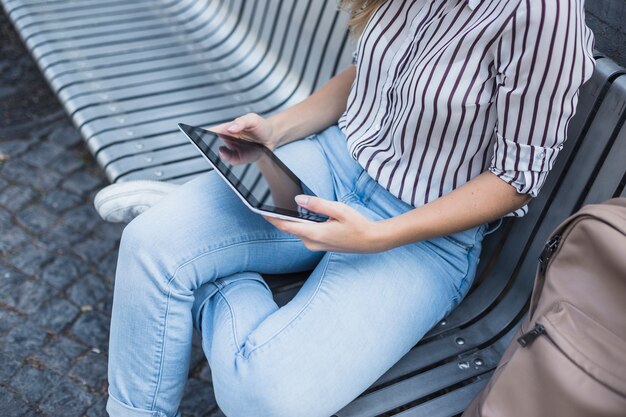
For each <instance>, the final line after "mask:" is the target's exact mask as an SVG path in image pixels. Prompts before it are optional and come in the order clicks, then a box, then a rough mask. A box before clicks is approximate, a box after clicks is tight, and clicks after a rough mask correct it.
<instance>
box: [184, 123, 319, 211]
mask: <svg viewBox="0 0 626 417" xmlns="http://www.w3.org/2000/svg"><path fill="white" fill-rule="evenodd" d="M178 127H179V128H180V130H182V132H183V133H184V134H185V135H186V136H187V137H188V138H189V139H190V140H191V142H192V143H193V144H194V145H195V146H196V148H198V150H199V151H200V153H201V154H202V155H204V157H205V158H206V159H207V160H208V161H209V163H210V164H211V165H212V166H213V168H215V171H217V173H218V174H219V175H220V176H221V177H222V179H223V180H224V181H226V183H227V184H228V185H229V186H230V187H231V188H232V189H233V190H234V191H235V194H237V195H238V196H239V198H241V200H242V201H243V202H244V203H245V204H246V206H248V208H250V210H252V211H254V212H255V213H259V214H263V215H266V216H271V217H278V218H280V219H285V220H295V221H301V222H311V221H312V222H325V221H326V220H328V217H327V216H324V215H321V214H317V213H313V212H312V211H309V210H307V209H305V208H302V207H300V206H298V205H297V204H296V202H295V200H294V198H295V196H297V195H299V194H306V195H311V196H315V194H313V192H312V191H311V189H310V188H309V187H307V186H306V185H305V184H304V183H303V182H302V181H300V180H299V179H298V177H297V176H296V175H295V174H294V173H293V172H292V171H291V170H290V169H289V168H287V166H286V165H285V164H284V163H282V161H281V160H280V159H278V157H276V155H274V153H273V152H272V151H271V150H269V149H268V148H267V147H265V146H263V145H261V144H259V143H255V142H251V141H247V140H245V139H241V138H236V137H232V136H227V135H222V134H219V135H218V134H217V133H214V132H211V131H209V130H206V129H202V128H199V127H194V126H189V125H186V124H182V123H179V124H178Z"/></svg>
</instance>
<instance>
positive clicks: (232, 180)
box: [178, 123, 328, 223]
mask: <svg viewBox="0 0 626 417" xmlns="http://www.w3.org/2000/svg"><path fill="white" fill-rule="evenodd" d="M178 127H179V128H180V130H181V131H182V132H183V133H184V134H185V135H186V136H187V137H188V138H189V139H190V140H191V141H192V142H193V143H194V145H196V147H197V148H198V149H199V150H200V152H201V153H202V154H203V155H204V156H205V157H206V159H207V160H208V161H209V162H210V163H211V165H213V167H214V168H215V169H216V170H217V171H219V172H220V174H221V176H222V178H224V179H225V180H226V181H227V182H228V183H229V185H230V186H231V188H232V189H233V190H235V191H236V192H237V194H238V195H239V197H240V198H242V199H243V200H244V201H245V202H247V204H248V205H249V207H251V208H254V209H256V210H261V211H264V212H267V213H270V214H271V213H274V214H278V215H282V216H287V217H292V218H294V219H297V220H305V221H314V222H318V223H322V222H325V221H327V220H328V217H327V216H324V215H321V214H317V213H313V212H308V213H300V212H297V211H295V210H291V209H286V208H283V207H275V206H272V205H268V204H262V203H261V202H260V201H258V200H257V199H256V198H255V197H254V195H253V194H252V192H251V191H250V190H248V189H247V188H246V187H245V186H244V185H243V181H241V179H239V178H237V177H236V176H235V175H234V174H233V172H232V171H231V170H230V169H228V167H226V165H225V164H224V162H223V161H222V159H221V158H220V157H219V156H218V155H216V154H215V153H214V152H213V151H212V150H211V145H212V144H208V143H206V142H205V141H204V140H203V139H202V137H201V136H200V135H199V134H198V131H201V132H203V133H205V134H209V135H212V136H214V137H215V139H214V140H219V138H218V137H219V136H221V137H223V138H226V139H229V140H233V141H245V142H246V143H247V144H250V145H252V146H255V147H258V148H259V149H260V150H261V151H262V152H263V153H264V154H265V155H267V156H268V157H269V159H270V160H271V161H272V163H274V164H275V166H276V167H278V168H279V169H280V170H281V171H282V172H283V173H284V174H285V175H287V176H288V177H289V178H291V180H292V181H294V182H296V183H299V184H301V185H302V189H303V193H304V194H307V195H311V196H315V194H314V193H313V192H312V191H311V189H310V188H309V187H308V186H307V185H306V184H305V183H304V182H303V181H301V180H300V179H299V178H298V177H297V175H296V174H294V173H293V172H292V171H291V170H290V169H289V168H288V167H287V166H286V165H285V164H284V163H283V162H282V161H281V160H280V159H279V158H278V157H277V156H276V155H274V153H273V152H272V151H271V150H270V149H268V148H267V147H266V146H263V145H261V144H259V143H256V142H252V141H246V140H245V139H241V138H237V137H233V136H229V135H224V134H217V133H215V132H212V131H210V130H207V129H203V128H200V127H196V126H190V125H187V124H184V123H179V124H178ZM303 210H304V209H303Z"/></svg>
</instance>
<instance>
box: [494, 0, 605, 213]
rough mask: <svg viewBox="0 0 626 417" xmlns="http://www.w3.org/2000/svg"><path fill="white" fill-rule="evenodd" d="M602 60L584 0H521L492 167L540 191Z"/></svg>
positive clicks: (507, 52)
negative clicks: (597, 55)
mask: <svg viewBox="0 0 626 417" xmlns="http://www.w3.org/2000/svg"><path fill="white" fill-rule="evenodd" d="M594 65H595V62H594V59H593V34H592V33H591V31H590V30H589V28H588V27H587V26H586V24H585V16H584V9H583V4H582V0H556V1H550V2H548V1H546V0H521V2H520V5H519V7H518V8H517V10H516V13H515V14H514V15H513V16H512V17H511V19H510V21H509V22H508V23H507V27H506V29H505V31H504V32H503V34H502V36H501V38H500V41H499V44H498V48H497V52H496V57H495V66H496V68H497V75H496V82H497V86H498V87H497V90H496V97H495V103H496V113H497V124H496V130H495V135H494V138H495V140H494V145H493V146H494V148H493V156H492V159H491V164H490V167H489V171H491V172H492V173H493V174H495V175H496V176H498V177H499V178H501V179H502V180H504V181H506V182H507V183H508V184H510V185H512V186H513V187H515V189H516V190H517V192H518V193H521V194H529V195H530V196H532V197H536V196H537V195H538V194H539V191H540V190H541V188H542V186H543V185H544V183H545V181H546V178H547V176H548V173H549V172H550V169H552V167H553V165H554V162H555V160H556V158H557V156H558V154H559V151H560V150H561V149H562V148H563V143H564V142H565V140H566V138H567V127H568V124H569V121H570V119H571V118H572V116H573V115H574V112H575V109H576V104H577V101H578V92H579V89H580V87H581V86H582V84H583V83H584V82H585V81H586V80H588V79H589V78H590V77H591V74H592V73H593V69H594ZM526 211H527V208H526V207H523V208H521V209H519V210H517V211H516V212H514V213H510V214H509V215H514V216H521V215H524V214H525V213H526Z"/></svg>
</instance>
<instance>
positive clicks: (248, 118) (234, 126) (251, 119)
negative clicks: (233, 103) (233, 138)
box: [226, 113, 260, 133]
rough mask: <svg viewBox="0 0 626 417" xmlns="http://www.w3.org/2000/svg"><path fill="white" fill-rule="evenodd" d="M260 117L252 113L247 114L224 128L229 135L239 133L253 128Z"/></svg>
mask: <svg viewBox="0 0 626 417" xmlns="http://www.w3.org/2000/svg"><path fill="white" fill-rule="evenodd" d="M259 118H260V116H259V115H257V114H254V113H248V114H245V115H243V116H241V117H238V118H236V119H235V120H233V122H232V123H231V124H230V125H229V126H228V127H227V128H226V130H227V131H228V132H230V133H239V132H242V131H244V130H247V129H252V128H255V127H256V126H257V125H258V124H259Z"/></svg>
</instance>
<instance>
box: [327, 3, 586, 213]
mask: <svg viewBox="0 0 626 417" xmlns="http://www.w3.org/2000/svg"><path fill="white" fill-rule="evenodd" d="M584 17H585V14H584V0H388V1H387V2H386V3H384V4H383V5H382V6H381V7H380V8H379V9H378V11H377V12H376V13H375V14H374V15H373V16H372V18H371V19H370V21H369V22H368V24H367V27H366V29H365V31H364V32H363V34H362V35H361V37H360V38H359V42H358V47H357V50H356V52H355V65H356V66H357V77H356V79H355V81H354V84H353V86H352V90H351V93H350V96H349V98H348V106H347V109H346V112H345V113H344V114H343V116H342V117H341V119H340V120H339V126H340V128H341V129H342V130H343V131H344V133H345V134H346V136H347V138H348V146H349V149H350V152H351V153H352V155H353V157H354V158H355V159H356V160H357V161H358V162H359V163H360V164H361V165H362V166H363V167H364V168H365V169H366V170H367V171H368V173H369V174H370V175H371V176H372V178H374V179H375V180H376V181H378V182H379V183H380V184H381V185H382V186H384V187H385V188H386V189H388V190H389V191H390V192H391V193H393V194H394V195H396V196H398V197H399V198H400V199H402V200H403V201H405V202H407V203H410V204H411V205H413V206H416V207H418V206H421V205H423V204H426V203H428V202H430V201H432V200H435V199H436V198H438V197H440V196H442V195H444V194H446V193H448V192H450V191H452V190H453V189H455V188H457V187H459V186H460V185H462V184H464V183H465V182H467V181H469V180H470V179H472V178H474V177H475V176H477V175H479V174H480V173H482V172H484V171H486V170H490V171H491V172H493V173H494V174H495V175H497V176H498V177H500V178H501V179H503V180H504V181H506V182H508V183H509V184H511V185H513V186H514V187H515V188H516V189H517V191H518V192H520V193H528V194H530V195H532V196H536V195H537V193H538V192H539V190H540V188H541V187H542V185H543V184H544V181H545V179H546V176H547V174H548V171H549V170H550V169H551V168H552V166H553V164H554V160H555V158H556V156H557V154H558V153H559V150H560V149H561V148H562V145H563V142H564V141H565V139H566V131H567V126H568V122H569V120H570V118H571V117H572V116H573V114H574V111H575V107H576V102H577V98H578V90H579V87H580V86H581V85H582V84H583V82H584V81H586V80H587V79H588V78H589V77H590V76H591V74H592V72H593V67H594V60H593V55H592V50H593V34H592V33H591V31H590V30H589V28H587V26H586V25H585V21H584ZM526 211H527V207H526V206H525V207H523V208H521V209H519V210H517V211H515V212H513V213H509V214H508V215H509V216H523V215H524V214H525V213H526Z"/></svg>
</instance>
